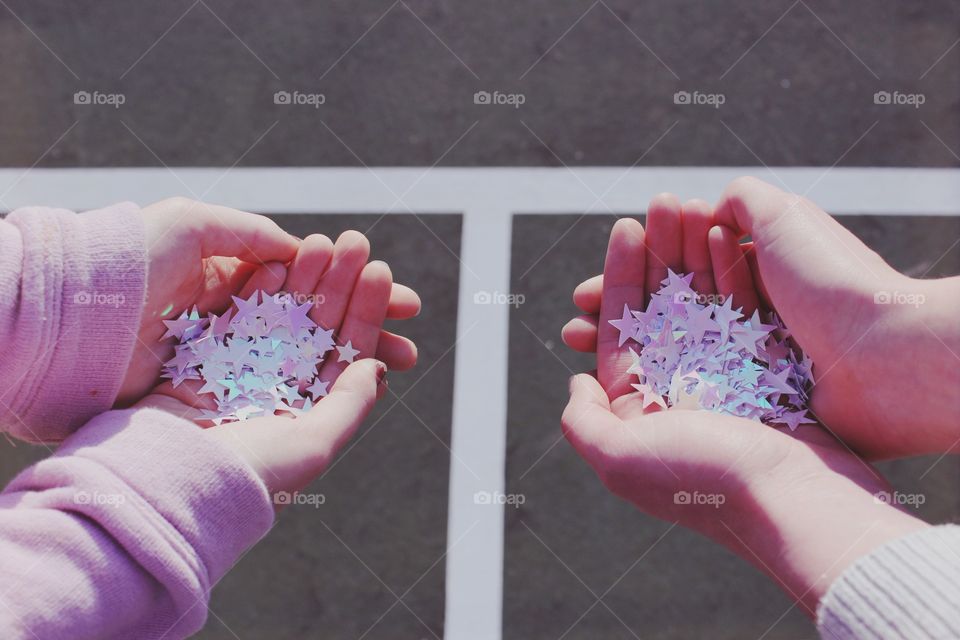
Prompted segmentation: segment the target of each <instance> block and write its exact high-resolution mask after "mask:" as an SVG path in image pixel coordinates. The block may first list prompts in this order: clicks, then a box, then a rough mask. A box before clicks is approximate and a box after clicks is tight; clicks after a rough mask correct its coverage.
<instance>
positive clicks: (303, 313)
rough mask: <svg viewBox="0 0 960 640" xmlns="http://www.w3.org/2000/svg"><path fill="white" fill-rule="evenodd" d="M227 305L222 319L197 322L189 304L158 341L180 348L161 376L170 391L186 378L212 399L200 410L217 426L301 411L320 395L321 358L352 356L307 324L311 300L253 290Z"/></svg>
mask: <svg viewBox="0 0 960 640" xmlns="http://www.w3.org/2000/svg"><path fill="white" fill-rule="evenodd" d="M233 301H234V306H233V307H231V308H230V309H228V310H227V311H226V312H225V313H224V314H223V315H219V316H218V315H216V314H213V313H211V314H209V315H208V316H207V317H201V316H200V314H199V313H198V312H197V309H196V307H194V308H193V310H192V311H189V312H187V311H184V312H183V314H182V315H181V316H180V317H179V318H176V319H174V320H164V324H165V325H166V327H167V332H166V333H165V334H164V335H163V338H162V339H163V340H166V339H170V338H174V339H176V340H178V341H179V344H177V346H176V347H175V352H174V356H173V358H171V359H170V360H169V361H167V362H166V363H165V364H164V368H163V373H162V377H164V378H169V379H170V380H171V381H172V383H173V386H174V387H177V386H179V385H180V384H181V383H183V382H184V381H186V380H198V381H200V382H201V383H202V386H201V387H200V389H199V393H201V394H212V395H213V396H214V397H215V398H216V406H217V408H216V410H204V411H203V415H202V416H201V417H202V419H205V420H210V421H212V422H214V423H215V424H220V423H223V422H233V421H237V420H246V419H248V418H253V417H256V416H263V415H273V414H274V413H275V412H277V411H280V412H288V413H293V414H299V413H301V412H304V411H308V410H309V409H310V408H311V407H312V406H313V403H314V402H316V401H318V400H319V399H320V398H322V397H323V396H325V395H327V388H328V386H329V384H330V383H329V381H322V380H320V377H319V374H318V370H319V365H320V363H322V362H323V360H324V358H325V357H326V354H327V353H328V352H329V351H332V350H333V349H334V348H336V349H337V352H336V354H335V355H338V358H339V359H338V361H341V362H344V361H345V362H348V363H349V362H352V361H353V360H354V358H356V356H357V354H358V353H359V351H357V350H356V349H354V348H353V345H352V344H351V343H350V342H347V344H346V345H343V346H337V345H336V343H335V342H334V338H333V330H332V329H323V328H321V327H318V326H317V325H316V324H315V323H314V322H313V321H312V320H310V318H309V317H308V314H309V312H310V309H311V307H312V303H311V302H305V303H303V304H299V303H298V302H297V300H296V299H295V298H294V296H292V295H291V294H288V293H278V294H274V295H270V294H267V293H264V292H260V291H256V292H254V293H253V294H252V295H251V296H250V297H249V298H248V299H247V300H244V299H242V298H237V297H234V298H233Z"/></svg>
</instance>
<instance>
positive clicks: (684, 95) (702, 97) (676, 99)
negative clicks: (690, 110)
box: [673, 91, 727, 109]
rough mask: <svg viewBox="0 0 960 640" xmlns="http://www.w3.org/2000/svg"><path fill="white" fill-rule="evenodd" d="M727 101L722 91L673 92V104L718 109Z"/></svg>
mask: <svg viewBox="0 0 960 640" xmlns="http://www.w3.org/2000/svg"><path fill="white" fill-rule="evenodd" d="M726 101H727V96H726V95H725V94H722V93H702V92H700V91H677V92H676V93H675V94H673V104H680V105H694V106H706V107H713V108H714V109H719V108H720V106H721V105H722V104H724V103H725V102H726Z"/></svg>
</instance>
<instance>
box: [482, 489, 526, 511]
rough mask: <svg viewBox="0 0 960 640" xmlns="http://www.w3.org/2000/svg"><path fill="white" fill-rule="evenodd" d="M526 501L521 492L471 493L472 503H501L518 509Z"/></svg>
mask: <svg viewBox="0 0 960 640" xmlns="http://www.w3.org/2000/svg"><path fill="white" fill-rule="evenodd" d="M526 501H527V497H526V496H525V495H523V494H522V493H500V492H499V491H477V492H476V493H475V494H473V504H484V505H486V504H502V505H507V506H511V507H513V508H514V509H519V508H520V505H522V504H524V503H525V502H526Z"/></svg>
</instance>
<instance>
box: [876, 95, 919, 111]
mask: <svg viewBox="0 0 960 640" xmlns="http://www.w3.org/2000/svg"><path fill="white" fill-rule="evenodd" d="M926 101H927V96H926V95H925V94H922V93H902V92H900V91H877V92H876V93H875V94H873V104H881V105H889V106H895V107H902V106H907V107H913V108H914V109H919V108H920V105H922V104H923V103H925V102H926Z"/></svg>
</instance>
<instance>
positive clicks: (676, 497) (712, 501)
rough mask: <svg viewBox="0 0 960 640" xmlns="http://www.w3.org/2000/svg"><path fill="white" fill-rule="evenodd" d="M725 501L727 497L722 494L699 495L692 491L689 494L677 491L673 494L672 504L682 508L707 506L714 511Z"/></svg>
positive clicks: (697, 492)
mask: <svg viewBox="0 0 960 640" xmlns="http://www.w3.org/2000/svg"><path fill="white" fill-rule="evenodd" d="M726 501H727V496H725V495H723V494H722V493H700V492H699V491H694V492H693V493H690V492H689V491H677V492H676V493H675V494H673V504H678V505H682V506H688V505H692V506H703V505H709V506H711V507H713V508H714V509H719V508H720V506H721V505H722V504H723V503H725V502H726Z"/></svg>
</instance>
